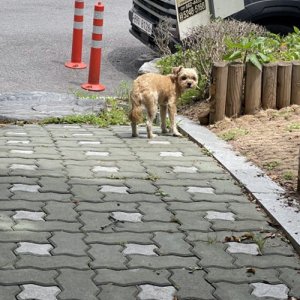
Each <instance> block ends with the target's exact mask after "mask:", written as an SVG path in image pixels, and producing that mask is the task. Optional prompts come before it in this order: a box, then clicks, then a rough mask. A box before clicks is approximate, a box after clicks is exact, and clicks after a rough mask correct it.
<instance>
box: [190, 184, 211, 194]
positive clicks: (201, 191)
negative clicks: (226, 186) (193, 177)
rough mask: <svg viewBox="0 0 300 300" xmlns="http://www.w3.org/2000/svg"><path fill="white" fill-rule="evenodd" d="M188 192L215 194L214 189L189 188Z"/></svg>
mask: <svg viewBox="0 0 300 300" xmlns="http://www.w3.org/2000/svg"><path fill="white" fill-rule="evenodd" d="M187 192H188V193H191V194H198V193H200V194H214V193H215V192H214V189H213V188H210V187H198V186H189V187H188V188H187Z"/></svg>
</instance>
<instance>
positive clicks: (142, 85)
mask: <svg viewBox="0 0 300 300" xmlns="http://www.w3.org/2000/svg"><path fill="white" fill-rule="evenodd" d="M172 71H173V72H172V74H170V75H160V74H152V73H148V74H144V75H141V76H140V77H138V78H137V79H136V80H135V81H134V83H133V88H132V91H131V111H130V113H129V119H130V120H131V127H132V136H133V137H137V136H138V132H137V124H138V123H140V122H141V121H142V110H143V107H145V108H146V111H147V123H146V126H147V136H148V138H152V137H154V134H153V133H152V123H153V120H154V118H155V117H156V113H157V109H158V105H159V107H160V116H161V129H162V133H167V126H166V115H167V111H168V113H169V118H170V124H171V128H170V131H171V133H172V134H173V135H175V136H181V134H180V133H179V132H178V130H177V128H176V124H175V115H176V113H177V108H176V100H177V99H178V98H179V97H180V95H181V93H182V92H183V91H185V90H186V89H190V88H194V87H195V86H197V83H198V75H197V72H196V70H195V69H191V68H183V67H176V68H173V70H172Z"/></svg>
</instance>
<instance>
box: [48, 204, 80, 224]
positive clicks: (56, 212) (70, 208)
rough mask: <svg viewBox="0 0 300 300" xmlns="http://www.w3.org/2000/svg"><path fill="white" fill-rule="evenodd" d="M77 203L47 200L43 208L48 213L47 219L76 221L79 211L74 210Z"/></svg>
mask: <svg viewBox="0 0 300 300" xmlns="http://www.w3.org/2000/svg"><path fill="white" fill-rule="evenodd" d="M74 208H75V205H74V204H73V203H72V202H69V203H68V202H66V203H59V202H55V201H51V202H49V201H48V202H47V204H46V206H44V207H43V210H44V211H45V212H46V213H47V216H46V218H45V219H46V220H47V221H66V222H76V221H77V217H78V213H77V212H76V211H75V210H74Z"/></svg>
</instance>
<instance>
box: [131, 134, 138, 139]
mask: <svg viewBox="0 0 300 300" xmlns="http://www.w3.org/2000/svg"><path fill="white" fill-rule="evenodd" d="M131 136H132V137H133V138H137V137H139V135H138V134H137V133H135V134H132V135H131Z"/></svg>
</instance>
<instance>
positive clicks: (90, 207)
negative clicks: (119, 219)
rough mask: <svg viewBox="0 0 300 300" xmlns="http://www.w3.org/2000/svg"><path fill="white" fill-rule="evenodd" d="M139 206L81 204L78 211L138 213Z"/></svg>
mask: <svg viewBox="0 0 300 300" xmlns="http://www.w3.org/2000/svg"><path fill="white" fill-rule="evenodd" d="M137 206H138V204H137V203H122V202H120V203H119V202H117V201H115V202H102V203H90V202H80V203H79V205H78V206H77V207H76V211H94V212H97V211H98V212H113V211H117V210H120V211H123V212H136V211H137V210H136V208H137Z"/></svg>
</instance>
